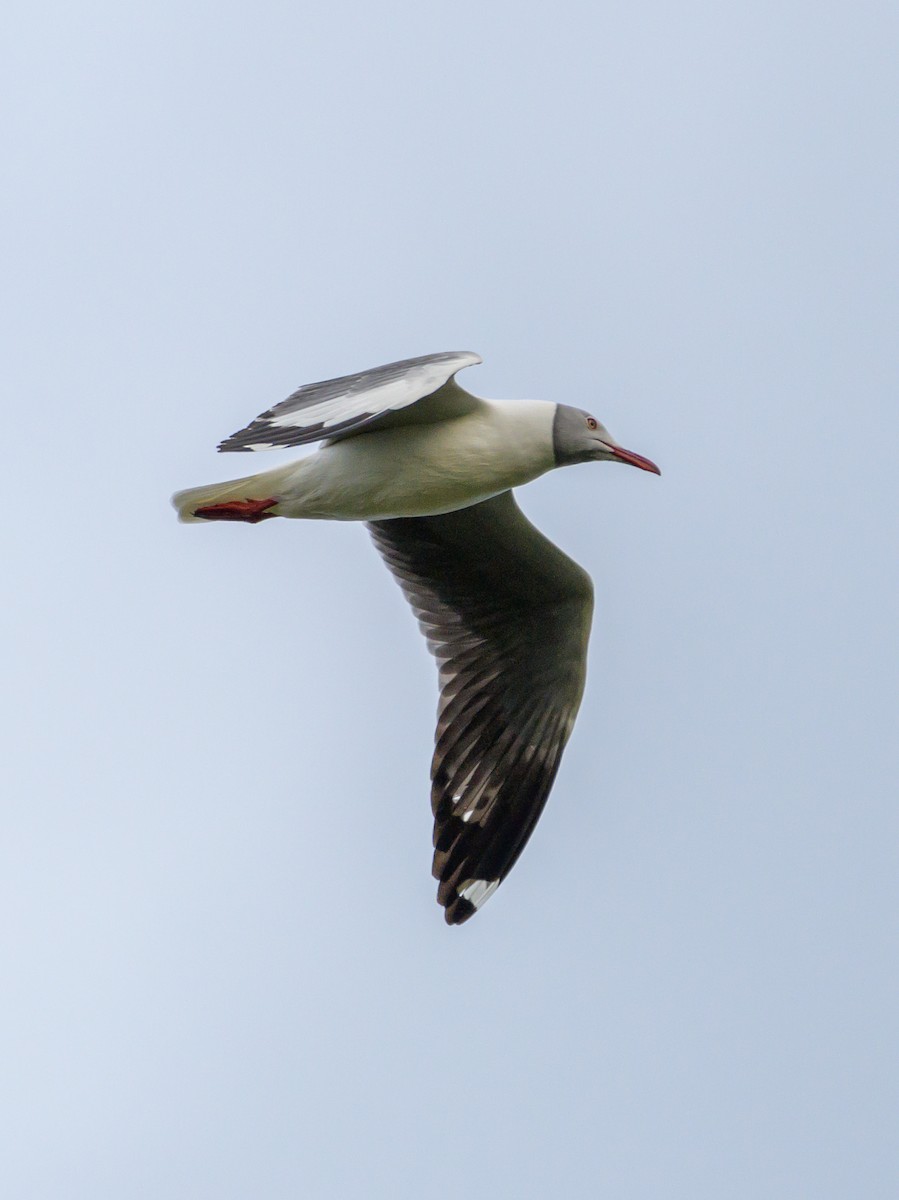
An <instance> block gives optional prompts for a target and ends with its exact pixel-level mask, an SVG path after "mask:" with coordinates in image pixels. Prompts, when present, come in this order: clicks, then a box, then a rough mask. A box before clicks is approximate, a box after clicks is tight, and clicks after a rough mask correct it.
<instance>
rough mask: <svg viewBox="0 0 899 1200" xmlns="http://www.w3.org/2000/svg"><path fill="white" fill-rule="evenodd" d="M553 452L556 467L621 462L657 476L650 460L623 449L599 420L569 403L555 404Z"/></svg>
mask: <svg viewBox="0 0 899 1200" xmlns="http://www.w3.org/2000/svg"><path fill="white" fill-rule="evenodd" d="M553 454H554V455H555V459H556V466H557V467H568V466H571V465H572V464H574V463H582V462H603V461H609V462H624V463H629V464H630V465H631V466H632V467H639V468H640V470H641V471H652V472H653V474H654V475H661V473H662V472H661V471H660V470H659V468H658V467H657V466H656V465H655V463H654V462H650V460H649V459H648V458H644V457H643V455H642V454H635V453H634V452H633V450H625V449H624V447H623V446H619V444H618V443H617V442H616V441H615V439H614V438H613V437H612V435H611V434H610V433H609V431H608V429H606V427H605V425H603V424H602V422H601V421H597V419H596V417H594V416H592V415H591V414H590V413H588V412H585V411H584V409H582V408H574V407H572V406H571V405H570V404H557V405H556V415H555V417H554V418H553Z"/></svg>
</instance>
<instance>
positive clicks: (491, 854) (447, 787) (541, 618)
mask: <svg viewBox="0 0 899 1200" xmlns="http://www.w3.org/2000/svg"><path fill="white" fill-rule="evenodd" d="M368 528H369V531H370V533H371V535H372V538H373V539H374V542H375V545H376V546H377V548H378V550H379V551H380V553H381V555H382V557H383V558H384V560H385V562H386V563H387V566H388V567H389V568H390V570H391V571H392V572H393V574H394V576H395V577H396V579H397V581H398V582H399V584H400V586H401V587H402V589H403V591H404V592H405V594H406V598H407V600H408V601H409V603H410V604H411V605H412V608H413V610H414V612H415V615H416V616H417V617H418V622H419V625H420V626H421V629H422V632H423V633H424V635H425V637H426V638H427V640H428V646H429V648H430V650H431V653H432V654H433V655H434V657H435V658H436V660H437V663H438V665H439V670H440V703H439V709H438V718H437V731H436V735H435V743H436V744H435V750H434V759H433V762H432V765H431V780H432V785H433V786H432V789H431V806H432V808H433V811H434V864H433V873H434V876H435V878H437V879H438V880H439V881H440V885H439V887H438V890H437V899H438V901H439V902H440V903H441V904H442V905H443V906H444V907H445V909H446V914H445V915H446V920H447V923H448V924H450V925H458V924H461V922H462V921H466V920H467V919H468V918H469V917H470V916H472V915H473V914H474V913H475V912H476V911H477V909H478V908H480V907H481V905H482V904H483V903H484V901H485V900H487V899H488V898H489V897H490V896H491V895H492V894H493V892H494V891H495V890H496V888H497V887H498V886H499V884H500V882H501V881H502V880H503V879H504V878H505V876H506V875H507V874H508V873H509V871H510V870H511V869H512V867H513V865H514V863H515V861H516V859H517V858H518V856H519V854H520V853H521V851H522V850H523V849H524V846H525V843H526V842H527V840H528V838H529V837H530V835H531V832H532V830H533V828H534V825H535V824H536V822H537V819H538V817H539V816H540V813H541V812H542V811H543V806H544V804H545V803H546V799H547V797H548V795H549V791H550V788H551V787H552V783H553V779H554V778H555V775H556V771H557V770H558V767H559V761H560V759H561V756H562V751H563V749H564V747H565V743H566V742H567V741H568V737H569V734H570V733H571V730H572V727H573V725H574V720H575V716H576V714H577V710H578V707H579V705H580V701H581V696H582V694H583V690H584V681H585V677H586V659H587V641H588V638H589V636H590V622H591V617H592V613H593V585H592V584H591V582H590V577H589V575H587V573H586V572H585V571H583V570H582V569H581V568H580V567H579V566H578V565H577V563H575V562H573V561H572V560H571V559H570V558H568V556H567V555H565V554H563V553H562V551H561V550H559V549H558V547H557V546H554V545H553V543H552V542H550V541H549V540H548V538H545V537H544V536H543V534H542V533H540V532H539V530H537V529H536V528H535V527H534V526H533V525H532V524H531V523H530V522H529V521H528V520H527V518H526V517H525V516H524V515H523V513H522V512H521V510H520V509H519V507H518V505H517V504H516V503H515V501H514V499H513V497H512V493H511V492H503V493H502V494H501V495H499V496H494V497H493V498H492V499H490V500H485V501H483V502H482V503H480V504H475V505H472V506H471V507H470V508H463V509H459V510H457V511H456V512H450V513H445V514H444V515H442V516H436V517H400V518H396V519H394V520H389V521H373V522H370V523H369V526H368Z"/></svg>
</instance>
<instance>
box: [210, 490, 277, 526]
mask: <svg viewBox="0 0 899 1200" xmlns="http://www.w3.org/2000/svg"><path fill="white" fill-rule="evenodd" d="M277 503H278V498H277V496H275V497H269V499H268V500H226V501H224V502H223V503H222V504H207V505H206V506H205V507H204V508H195V509H194V516H195V517H202V518H203V520H204V521H246V522H248V523H249V524H250V525H255V524H256V523H257V522H258V521H264V520H265V519H266V517H274V516H275V515H276V514H275V513H270V512H266V511H265V510H266V509H267V508H271V507H272V505H273V504H277Z"/></svg>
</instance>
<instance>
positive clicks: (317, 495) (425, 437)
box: [176, 400, 556, 521]
mask: <svg viewBox="0 0 899 1200" xmlns="http://www.w3.org/2000/svg"><path fill="white" fill-rule="evenodd" d="M555 409H556V406H555V404H551V403H549V402H548V401H546V400H507V401H488V400H479V401H478V402H477V404H476V405H475V406H474V407H471V408H468V409H466V410H465V411H463V412H462V413H460V414H459V415H454V416H452V417H450V418H448V419H446V420H442V421H438V422H435V423H433V424H414V425H402V426H398V427H397V426H395V427H393V428H386V429H384V428H379V429H373V430H371V431H369V432H365V433H361V434H357V435H356V436H353V437H346V438H342V439H340V440H339V441H334V442H331V443H329V444H326V445H324V446H322V447H321V449H320V450H317V451H316V452H315V453H314V454H310V455H309V456H307V457H306V458H301V459H300V460H299V461H298V462H294V463H290V464H288V465H287V466H284V467H276V468H275V469H274V470H272V471H265V472H262V473H260V474H258V475H254V476H250V477H249V478H247V479H241V480H235V481H234V482H233V483H229V484H226V485H214V486H213V487H211V488H209V489H208V490H207V489H204V490H203V496H202V497H200V499H201V502H202V500H203V499H204V498H205V499H207V500H208V501H209V502H215V501H216V500H218V501H219V502H220V501H221V499H222V498H227V497H230V495H231V493H232V492H235V489H236V493H235V494H239V495H241V496H242V495H246V493H247V489H248V488H250V490H251V491H253V492H255V494H257V495H264V496H277V497H278V502H277V504H275V505H273V507H272V508H271V509H270V510H269V511H270V513H271V515H272V516H276V517H304V518H306V519H312V520H327V521H380V520H385V519H387V518H390V517H420V516H433V515H434V514H436V513H445V512H451V511H453V510H454V509H457V508H463V507H466V506H467V505H469V504H475V503H477V502H478V501H480V500H486V499H488V497H490V496H495V495H497V494H498V493H499V492H504V491H506V490H507V489H509V488H513V487H520V486H521V485H522V484H524V483H530V481H531V480H532V479H536V478H537V477H538V476H539V475H543V474H544V473H545V472H546V471H549V470H551V469H552V468H553V467H554V466H555V465H556V464H555V458H554V456H553V436H552V428H553V417H554V415H555ZM197 490H198V489H193V490H192V491H189V492H184V493H179V495H178V496H177V497H176V504H178V505H179V508H180V509H181V510H182V516H183V519H185V520H187V521H191V520H202V519H203V518H202V517H194V516H192V506H195V505H196V501H197Z"/></svg>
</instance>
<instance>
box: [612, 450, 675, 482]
mask: <svg viewBox="0 0 899 1200" xmlns="http://www.w3.org/2000/svg"><path fill="white" fill-rule="evenodd" d="M609 449H610V450H611V451H612V453H613V454H614V455H615V457H616V458H617V459H618V461H619V462H626V463H630V464H631V466H632V467H639V468H640V470H641V471H652V473H653V475H661V474H662V472H661V471H660V470H659V468H658V467H657V466H656V465H655V463H654V462H651V461H650V459H648V458H644V457H643V455H642V454H634V452H633V450H625V449H624V448H623V447H622V446H609Z"/></svg>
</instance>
